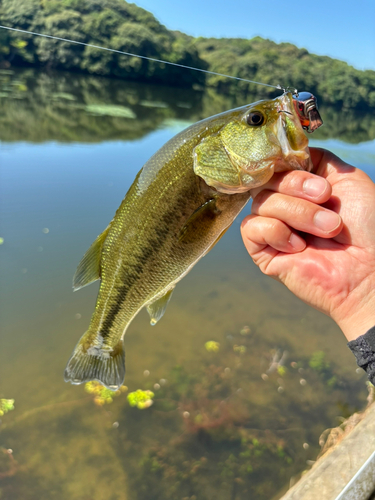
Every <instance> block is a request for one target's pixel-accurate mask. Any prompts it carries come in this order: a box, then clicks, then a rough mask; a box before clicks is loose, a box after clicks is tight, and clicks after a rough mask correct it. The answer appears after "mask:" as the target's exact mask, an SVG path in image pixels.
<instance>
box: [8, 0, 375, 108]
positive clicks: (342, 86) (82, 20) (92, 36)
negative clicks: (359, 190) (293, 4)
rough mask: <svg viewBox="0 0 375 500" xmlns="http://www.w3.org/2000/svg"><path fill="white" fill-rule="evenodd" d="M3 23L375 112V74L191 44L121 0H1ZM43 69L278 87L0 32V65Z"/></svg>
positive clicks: (228, 86)
mask: <svg viewBox="0 0 375 500" xmlns="http://www.w3.org/2000/svg"><path fill="white" fill-rule="evenodd" d="M0 23H1V24H3V25H6V26H11V27H17V28H21V29H25V30H29V31H36V32H41V33H48V34H51V35H55V36H58V37H62V38H70V39H73V40H77V41H80V42H85V43H92V44H96V45H102V46H105V47H110V48H113V49H117V50H123V51H126V52H132V53H136V54H140V55H143V56H149V57H154V58H158V59H166V60H168V61H171V62H177V63H179V64H184V65H188V66H195V67H198V68H205V69H210V70H211V71H215V72H218V73H225V74H230V75H235V76H238V77H242V78H248V79H252V80H256V81H260V82H264V83H270V84H272V85H277V84H279V83H280V84H281V85H286V86H287V85H290V86H293V87H296V88H298V89H299V90H309V91H311V92H313V93H315V94H316V95H318V96H319V97H320V99H321V100H323V101H324V102H325V103H327V104H331V105H334V106H337V107H344V108H348V109H349V108H351V109H358V110H364V111H366V110H367V111H368V110H371V109H374V108H375V71H359V70H356V69H354V68H353V67H352V66H349V65H348V64H347V63H345V62H343V61H338V60H336V59H332V58H329V57H325V56H316V55H314V54H310V53H309V52H308V51H307V50H306V49H303V48H297V47H296V46H294V45H292V44H289V43H282V44H276V43H274V42H271V41H270V40H265V39H262V38H260V37H255V38H253V39H250V40H245V39H226V38H222V39H207V38H198V39H194V38H192V37H189V36H187V35H184V34H183V33H180V32H175V31H170V30H168V29H167V28H165V26H163V25H162V24H160V23H159V22H158V21H157V19H155V17H154V16H153V15H152V14H151V13H150V12H147V11H146V10H144V9H141V8H139V7H137V6H136V5H135V4H130V3H127V2H125V1H124V0H0ZM10 65H14V66H27V65H32V66H45V67H47V68H56V69H65V70H69V71H79V72H87V73H92V74H98V75H105V76H113V77H118V78H127V79H133V80H143V81H150V82H155V83H164V84H168V85H179V86H187V87H191V86H194V85H195V86H196V85H197V84H198V85H203V84H205V85H207V86H211V87H214V88H216V89H218V90H219V91H220V92H222V93H225V94H227V95H234V94H236V95H237V96H241V97H243V98H246V96H247V95H248V94H251V95H252V96H254V95H256V96H259V97H264V96H273V95H276V94H275V90H274V89H271V88H267V87H261V86H256V85H254V84H249V83H246V82H239V81H234V80H230V79H228V78H225V77H220V76H213V75H205V74H204V73H200V72H194V71H189V70H186V69H181V68H176V67H173V66H168V65H164V64H160V63H156V62H152V61H147V60H144V59H138V58H134V57H126V56H122V55H119V54H114V53H111V52H107V51H103V50H99V49H95V48H91V47H84V46H82V45H74V44H70V43H67V42H61V41H57V40H51V39H48V38H40V37H36V36H34V37H33V36H30V35H24V34H19V33H15V32H9V31H5V30H0V67H3V68H7V67H9V66H10Z"/></svg>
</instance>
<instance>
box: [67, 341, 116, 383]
mask: <svg viewBox="0 0 375 500" xmlns="http://www.w3.org/2000/svg"><path fill="white" fill-rule="evenodd" d="M87 333H88V332H86V334H85V335H84V336H83V337H82V338H81V340H80V341H79V342H78V344H77V346H76V348H75V349H74V352H73V354H72V356H71V358H70V360H69V361H68V364H67V366H66V368H65V373H64V380H65V382H71V383H72V384H74V385H78V384H83V383H85V382H89V381H91V380H96V381H98V382H100V383H101V384H102V385H104V386H105V387H107V389H110V390H112V391H117V390H118V389H119V387H120V386H121V385H122V384H123V382H124V378H125V351H124V346H123V341H122V340H120V341H119V342H118V344H117V345H116V346H115V348H114V349H112V350H111V351H108V350H105V349H102V348H100V347H96V346H91V347H88V348H87V347H86V346H85V344H86V336H87Z"/></svg>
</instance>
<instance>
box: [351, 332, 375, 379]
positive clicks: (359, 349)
mask: <svg viewBox="0 0 375 500" xmlns="http://www.w3.org/2000/svg"><path fill="white" fill-rule="evenodd" d="M348 347H349V349H350V350H351V351H352V353H353V354H354V356H355V357H356V359H357V365H358V366H360V367H361V368H363V369H364V370H365V372H366V373H367V376H368V378H369V380H370V382H372V383H373V384H374V385H375V326H373V327H372V328H370V330H368V331H367V332H366V333H365V334H364V335H361V336H360V337H358V338H357V339H355V340H352V341H350V342H348Z"/></svg>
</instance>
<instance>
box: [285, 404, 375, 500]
mask: <svg viewBox="0 0 375 500" xmlns="http://www.w3.org/2000/svg"><path fill="white" fill-rule="evenodd" d="M374 491H375V404H372V405H370V406H369V407H368V408H367V410H366V411H365V413H364V415H363V418H362V420H361V421H360V422H359V423H358V424H357V425H356V427H354V429H352V430H351V432H350V433H349V434H348V435H347V436H345V437H344V438H343V439H342V441H341V442H340V443H339V444H338V445H337V446H335V447H334V448H333V449H332V451H329V452H327V453H326V454H325V455H323V456H322V457H321V458H320V459H319V460H318V461H317V462H316V463H315V464H314V466H313V468H312V469H311V470H310V471H308V472H307V473H306V474H305V475H304V476H302V478H301V479H300V480H299V481H298V483H297V484H295V485H294V486H293V487H292V488H291V489H290V490H289V491H288V492H287V493H286V494H285V495H284V496H283V497H282V498H281V499H280V500H317V499H319V500H368V499H369V497H370V496H371V493H373V492H374Z"/></svg>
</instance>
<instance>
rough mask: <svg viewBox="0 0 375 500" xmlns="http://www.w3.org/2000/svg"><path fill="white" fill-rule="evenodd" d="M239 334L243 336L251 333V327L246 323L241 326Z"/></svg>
mask: <svg viewBox="0 0 375 500" xmlns="http://www.w3.org/2000/svg"><path fill="white" fill-rule="evenodd" d="M240 334H241V335H242V336H244V337H247V336H248V335H251V328H250V327H249V326H247V325H245V326H244V327H242V328H241V330H240Z"/></svg>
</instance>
